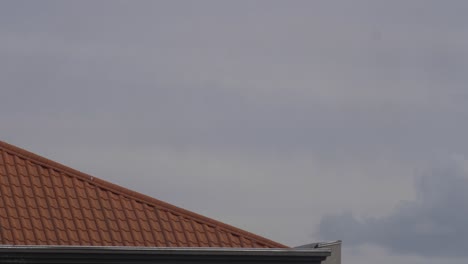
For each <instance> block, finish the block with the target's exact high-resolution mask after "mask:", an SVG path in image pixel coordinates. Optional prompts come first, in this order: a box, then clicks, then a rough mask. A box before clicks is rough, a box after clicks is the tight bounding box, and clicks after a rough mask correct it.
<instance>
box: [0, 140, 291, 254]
mask: <svg viewBox="0 0 468 264" xmlns="http://www.w3.org/2000/svg"><path fill="white" fill-rule="evenodd" d="M0 244H8V245H95V246H110V245H113V246H153V247H154V246H157V247H285V246H284V245H281V244H279V243H276V242H274V241H271V240H268V239H266V238H263V237H260V236H257V235H254V234H252V233H249V232H246V231H243V230H240V229H238V228H235V227H232V226H229V225H226V224H224V223H221V222H218V221H215V220H213V219H210V218H207V217H204V216H201V215H198V214H195V213H192V212H189V211H187V210H184V209H181V208H178V207H176V206H173V205H170V204H168V203H165V202H162V201H160V200H157V199H154V198H151V197H148V196H145V195H142V194H139V193H136V192H133V191H130V190H128V189H125V188H123V187H120V186H117V185H114V184H111V183H109V182H106V181H103V180H100V179H98V178H95V177H92V176H90V175H87V174H84V173H81V172H79V171H76V170H73V169H71V168H68V167H66V166H63V165H61V164H58V163H56V162H53V161H50V160H47V159H45V158H43V157H40V156H38V155H35V154H33V153H30V152H27V151H25V150H23V149H20V148H18V147H15V146H12V145H9V144H7V143H4V142H1V141H0Z"/></svg>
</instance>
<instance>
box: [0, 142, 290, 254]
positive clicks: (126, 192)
mask: <svg viewBox="0 0 468 264" xmlns="http://www.w3.org/2000/svg"><path fill="white" fill-rule="evenodd" d="M0 149H3V150H5V151H7V152H13V153H14V154H15V155H18V156H20V157H22V158H25V159H27V160H30V161H33V162H35V163H37V164H39V165H43V166H47V167H49V168H52V169H54V170H57V171H62V172H64V173H65V174H68V175H70V176H73V177H75V178H78V179H81V180H84V181H86V182H88V183H91V184H93V185H95V186H98V187H100V188H103V189H106V190H109V191H112V192H114V193H116V194H119V195H123V196H126V197H128V198H132V199H135V200H138V201H140V202H143V203H146V204H148V205H151V206H153V207H156V208H161V209H165V210H167V211H170V212H172V213H175V214H177V215H182V216H188V217H192V218H194V219H195V220H198V221H201V222H204V223H206V224H211V225H213V226H215V227H219V228H222V229H224V230H225V231H228V232H229V233H232V234H236V235H243V236H247V237H249V238H250V239H252V240H254V241H256V242H259V243H263V244H267V245H269V246H273V247H278V248H287V246H285V245H283V244H281V243H278V242H275V241H273V240H270V239H268V238H265V237H262V236H259V235H256V234H253V233H251V232H248V231H245V230H242V229H240V228H237V227H234V226H232V225H229V224H226V223H223V222H220V221H218V220H215V219H213V218H209V217H206V216H203V215H200V214H197V213H195V212H192V211H189V210H187V209H184V208H181V207H178V206H175V205H172V204H170V203H167V202H165V201H162V200H159V199H156V198H154V197H151V196H148V195H145V194H142V193H139V192H136V191H133V190H130V189H128V188H125V187H122V186H119V185H117V184H114V183H111V182H108V181H105V180H102V179H100V178H97V177H94V176H92V175H90V174H87V173H84V172H81V171H78V170H75V169H73V168H71V167H68V166H66V165H63V164H61V163H58V162H55V161H52V160H50V159H47V158H45V157H42V156H40V155H37V154H35V153H32V152H30V151H27V150H25V149H23V148H20V147H17V146H14V145H11V144H8V143H6V142H4V141H1V140H0Z"/></svg>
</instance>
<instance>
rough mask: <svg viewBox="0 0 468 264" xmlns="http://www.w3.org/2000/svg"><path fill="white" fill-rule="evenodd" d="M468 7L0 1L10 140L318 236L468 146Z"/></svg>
mask: <svg viewBox="0 0 468 264" xmlns="http://www.w3.org/2000/svg"><path fill="white" fill-rule="evenodd" d="M467 5H468V4H467V2H466V1H443V2H442V1H437V0H420V1H417V0H416V1H376V0H357V1H270V0H266V1H216V0H214V1H196V2H195V1H193V2H191V1H190V2H181V1H158V2H155V1H117V0H115V1H99V2H96V1H86V0H83V1H76V2H65V1H46V0H44V1H40V2H39V1H35V2H31V1H21V0H15V1H2V2H1V3H0V124H2V126H1V133H2V140H5V141H7V142H10V143H13V144H17V145H19V146H22V147H25V148H27V149H30V150H32V151H34V152H37V153H39V154H43V155H45V156H47V157H50V158H51V159H54V160H57V161H60V162H64V163H65V164H69V165H71V166H72V167H75V168H77V169H80V170H83V171H86V172H89V173H91V174H93V175H95V176H97V177H102V178H104V179H107V180H110V181H112V182H116V183H119V184H122V185H124V186H127V187H130V188H132V189H135V190H137V191H141V192H144V193H147V194H149V195H151V196H154V197H157V198H161V199H164V200H167V201H168V202H171V203H175V204H177V205H181V206H184V207H187V208H189V209H192V210H195V211H197V212H200V213H205V214H207V215H209V216H213V217H215V218H219V219H221V220H223V221H227V222H229V223H232V224H234V225H238V226H241V227H243V228H245V229H248V230H251V231H253V232H258V233H260V234H264V235H265V236H267V237H271V238H272V239H275V240H278V241H280V242H283V243H285V244H288V245H298V244H301V243H304V244H305V243H309V242H311V241H315V240H317V239H318V237H315V236H310V235H309V233H308V232H304V230H310V228H311V225H312V226H314V227H317V226H318V223H319V222H320V219H321V216H322V215H324V214H329V213H332V212H336V211H342V210H344V209H346V208H350V210H352V211H353V212H354V213H356V214H364V215H365V214H368V215H383V214H385V213H388V208H391V207H393V206H394V205H395V203H397V201H398V200H400V199H402V198H405V199H410V198H411V195H412V189H411V186H410V185H409V184H408V183H409V182H411V181H412V177H413V171H414V170H416V169H417V168H420V167H424V166H425V165H426V164H427V163H431V162H432V161H433V160H438V159H444V158H446V156H448V155H452V154H453V153H460V154H462V155H465V156H468V152H467V150H468V141H466V140H465V137H466V134H468V123H467V122H466V120H467V115H468V108H467V105H468V104H467V103H466V101H467V99H468V90H467V89H466V83H467V82H468V75H466V74H465V73H466V72H468V48H467V47H468V28H467V27H466V24H467V21H468V20H467V18H466V13H467V12H466V9H467V7H468V6H467ZM337 182H339V183H340V185H339V186H337V185H338V184H336V183H337ZM388 186H391V187H392V188H389V187H388ZM393 190H399V192H398V194H397V195H395V193H394V192H393ZM331 192H332V193H333V194H336V195H333V196H331V195H330V193H331ZM357 193H358V194H359V195H356V194H357ZM279 194H280V195H279ZM213 196H216V199H213ZM324 197H325V198H324ZM322 201H326V202H322ZM348 219H349V221H348V222H349V223H353V221H354V218H353V217H352V215H349V216H348ZM379 219H380V218H379ZM330 221H331V222H332V223H333V221H337V219H336V218H335V219H333V218H332V219H331V220H330ZM354 224H355V225H356V228H359V227H362V223H361V222H359V221H358V222H355V223H354ZM285 229H287V232H286V231H285ZM333 238H335V237H333ZM337 238H340V237H337ZM345 240H346V239H345ZM373 250H374V249H373V248H372V249H371V251H373ZM374 253H375V252H374ZM365 254H367V253H365ZM374 256H375V257H376V258H378V254H377V255H376V254H374ZM387 257H388V256H387ZM358 259H359V258H358ZM390 259H391V258H390ZM405 260H408V259H405ZM418 261H419V260H418ZM400 262H401V261H400ZM350 263H351V262H350ZM354 263H362V261H361V259H359V260H354ZM421 263H424V262H421Z"/></svg>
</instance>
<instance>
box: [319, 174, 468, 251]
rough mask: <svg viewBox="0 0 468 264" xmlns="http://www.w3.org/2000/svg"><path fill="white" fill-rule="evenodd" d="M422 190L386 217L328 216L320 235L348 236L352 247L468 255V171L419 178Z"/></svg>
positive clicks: (417, 189)
mask: <svg viewBox="0 0 468 264" xmlns="http://www.w3.org/2000/svg"><path fill="white" fill-rule="evenodd" d="M416 192H417V198H416V200H414V201H405V202H401V204H400V205H399V206H398V207H397V208H396V209H395V210H394V211H393V212H392V213H391V214H390V215H388V216H385V217H365V218H363V219H357V218H356V217H355V216H353V215H352V214H351V213H344V214H340V215H329V216H326V217H323V218H322V220H321V223H320V235H321V236H322V237H327V238H331V237H340V238H343V239H344V240H345V241H346V244H347V245H348V246H351V247H352V246H359V245H362V244H371V245H372V244H373V245H380V246H383V247H385V248H388V249H390V250H392V251H393V252H397V253H401V254H416V255H421V256H426V257H434V256H436V257H466V256H468V230H467V228H466V222H467V220H468V204H467V202H466V201H468V176H467V174H466V172H465V171H464V170H463V169H462V168H460V167H452V168H444V169H434V170H432V171H430V172H428V173H426V174H424V175H423V176H422V177H420V178H419V180H418V181H417V183H416ZM397 194H398V189H396V190H395V195H397Z"/></svg>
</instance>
